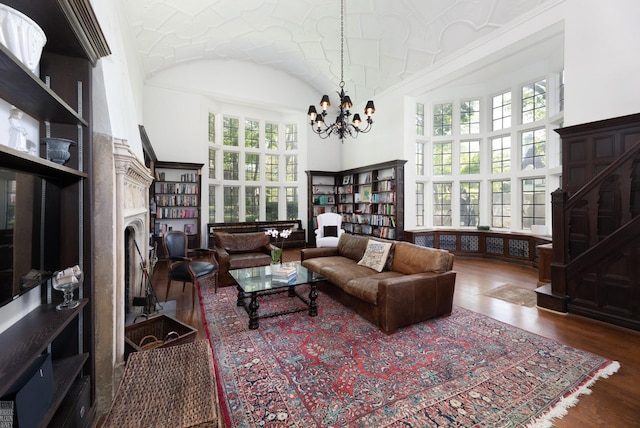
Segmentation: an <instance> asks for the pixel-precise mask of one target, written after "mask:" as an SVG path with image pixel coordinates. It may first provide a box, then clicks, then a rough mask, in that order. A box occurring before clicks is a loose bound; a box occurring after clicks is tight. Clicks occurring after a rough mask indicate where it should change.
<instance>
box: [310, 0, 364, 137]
mask: <svg viewBox="0 0 640 428" xmlns="http://www.w3.org/2000/svg"><path fill="white" fill-rule="evenodd" d="M337 94H338V96H339V97H340V106H339V107H338V109H339V111H338V117H336V121H335V123H332V124H330V125H327V124H326V123H325V120H324V119H325V117H326V116H327V108H329V107H330V106H331V102H330V101H329V96H328V95H323V96H322V100H321V101H320V107H322V112H321V113H320V114H318V112H317V111H316V108H315V106H313V105H310V106H309V111H308V112H307V115H308V116H309V119H310V120H311V122H310V124H311V129H312V130H313V132H315V133H316V134H318V135H319V136H320V138H322V139H325V138H327V137H329V136H330V135H332V134H337V135H338V138H340V140H341V141H344V138H345V137H346V136H347V135H350V136H351V137H353V138H356V137H357V136H358V134H360V133H363V134H365V133H367V132H369V131H370V130H371V125H372V124H373V119H372V118H371V116H373V113H375V111H376V109H375V106H374V105H373V101H372V100H369V101H367V105H366V106H365V108H364V114H365V115H366V116H367V119H366V122H367V124H366V126H365V127H364V128H361V127H360V126H361V124H362V119H360V115H359V114H358V113H356V114H354V115H353V120H352V122H351V123H349V118H350V117H351V112H350V111H349V109H350V108H351V107H352V106H353V103H352V102H351V98H350V97H349V95H347V94H346V93H345V91H344V0H342V1H341V2H340V92H337Z"/></svg>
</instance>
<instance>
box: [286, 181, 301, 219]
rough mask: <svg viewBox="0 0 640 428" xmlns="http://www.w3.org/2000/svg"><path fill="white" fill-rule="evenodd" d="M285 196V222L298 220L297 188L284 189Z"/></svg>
mask: <svg viewBox="0 0 640 428" xmlns="http://www.w3.org/2000/svg"><path fill="white" fill-rule="evenodd" d="M285 192H286V194H287V220H296V219H297V218H298V188H297V187H285Z"/></svg>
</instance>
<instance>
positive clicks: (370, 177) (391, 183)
mask: <svg viewBox="0 0 640 428" xmlns="http://www.w3.org/2000/svg"><path fill="white" fill-rule="evenodd" d="M405 163H406V161H404V160H394V161H390V162H384V163H380V164H375V165H369V166H366V167H361V168H355V169H350V170H345V171H339V172H337V173H335V172H331V173H330V172H322V171H307V175H308V177H309V186H310V188H309V195H310V196H309V198H310V199H309V213H310V216H309V225H310V228H309V229H310V231H309V232H310V233H309V243H310V245H314V244H315V240H314V238H315V235H314V230H315V224H316V223H315V218H316V217H317V215H318V214H320V213H322V212H337V213H338V214H341V215H342V228H343V229H344V230H345V232H347V233H353V234H359V235H371V236H378V237H382V238H388V239H402V237H403V232H404V164H405ZM334 189H335V190H334ZM324 195H330V196H328V197H326V198H323V197H322V196H324ZM332 200H333V201H335V202H334V203H331V201H332Z"/></svg>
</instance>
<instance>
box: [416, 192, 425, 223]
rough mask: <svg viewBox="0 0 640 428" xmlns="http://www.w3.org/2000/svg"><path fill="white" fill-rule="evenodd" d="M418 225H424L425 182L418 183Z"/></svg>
mask: <svg viewBox="0 0 640 428" xmlns="http://www.w3.org/2000/svg"><path fill="white" fill-rule="evenodd" d="M416 226H424V183H416Z"/></svg>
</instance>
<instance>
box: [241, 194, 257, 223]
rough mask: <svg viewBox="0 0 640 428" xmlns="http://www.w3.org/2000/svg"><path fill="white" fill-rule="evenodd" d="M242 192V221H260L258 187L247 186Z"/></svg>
mask: <svg viewBox="0 0 640 428" xmlns="http://www.w3.org/2000/svg"><path fill="white" fill-rule="evenodd" d="M244 192H245V193H244V195H245V196H244V207H245V216H244V221H257V220H259V219H260V187H258V186H247V187H245V191H244Z"/></svg>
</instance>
